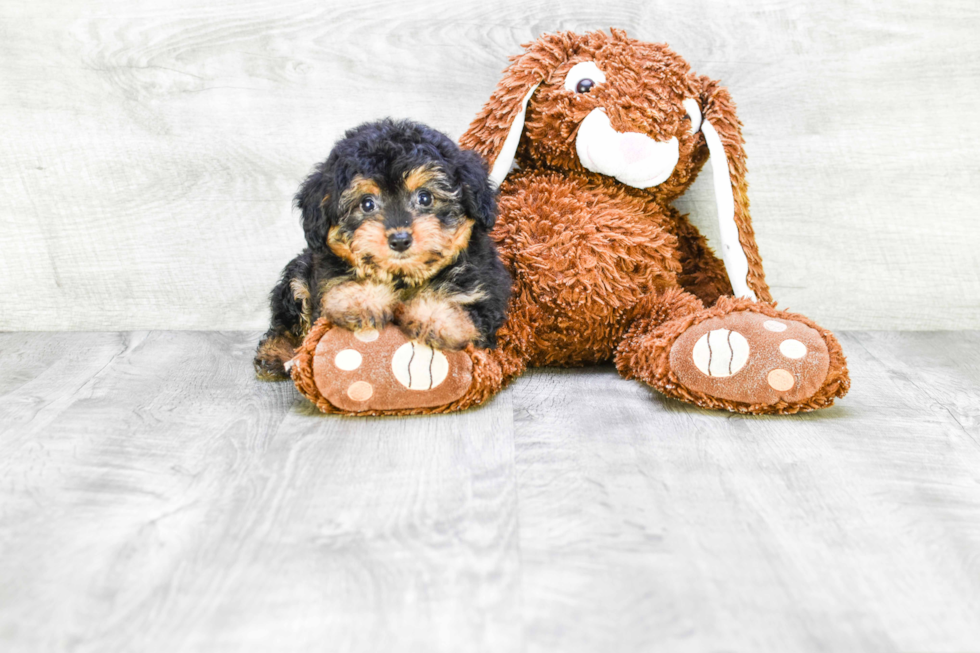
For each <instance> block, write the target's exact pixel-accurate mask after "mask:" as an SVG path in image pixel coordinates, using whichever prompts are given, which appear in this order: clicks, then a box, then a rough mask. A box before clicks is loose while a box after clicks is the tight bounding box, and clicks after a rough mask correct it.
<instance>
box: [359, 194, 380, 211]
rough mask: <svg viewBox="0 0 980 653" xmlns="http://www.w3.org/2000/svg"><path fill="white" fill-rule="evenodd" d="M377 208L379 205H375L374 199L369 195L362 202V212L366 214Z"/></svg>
mask: <svg viewBox="0 0 980 653" xmlns="http://www.w3.org/2000/svg"><path fill="white" fill-rule="evenodd" d="M376 208H377V204H375V203H374V198H373V197H371V196H370V195H368V196H367V197H365V198H364V199H362V200H361V210H362V211H364V212H365V213H371V212H372V211H374V209H376Z"/></svg>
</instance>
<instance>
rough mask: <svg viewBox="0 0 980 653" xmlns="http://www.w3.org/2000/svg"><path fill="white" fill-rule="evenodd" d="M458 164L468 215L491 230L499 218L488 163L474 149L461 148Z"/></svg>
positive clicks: (495, 193) (463, 198)
mask: <svg viewBox="0 0 980 653" xmlns="http://www.w3.org/2000/svg"><path fill="white" fill-rule="evenodd" d="M456 166H457V172H458V174H459V181H460V185H461V187H462V191H463V192H462V200H463V208H464V209H466V215H468V216H470V217H471V218H473V219H474V220H476V223H477V224H478V225H480V226H481V227H483V228H484V229H486V230H488V231H489V230H490V229H491V228H492V227H493V223H494V222H496V220H497V192H496V189H495V188H494V186H493V184H492V183H491V182H490V176H489V175H488V173H487V164H486V163H485V162H484V161H483V157H481V156H480V155H479V154H478V153H476V152H474V151H473V150H460V152H459V157H458V158H457V159H456Z"/></svg>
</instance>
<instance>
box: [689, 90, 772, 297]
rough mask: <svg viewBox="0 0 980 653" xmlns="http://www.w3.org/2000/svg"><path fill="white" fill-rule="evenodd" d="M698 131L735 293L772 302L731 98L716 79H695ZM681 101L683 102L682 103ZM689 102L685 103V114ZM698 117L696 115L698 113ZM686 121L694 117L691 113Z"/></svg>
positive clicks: (740, 131) (724, 253)
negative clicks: (698, 82)
mask: <svg viewBox="0 0 980 653" xmlns="http://www.w3.org/2000/svg"><path fill="white" fill-rule="evenodd" d="M688 102H690V100H689V101H688ZM699 104H700V111H701V112H702V114H703V118H702V119H701V132H702V133H703V134H704V140H705V142H706V143H707V145H708V153H709V155H710V157H711V169H712V173H713V174H712V176H713V181H714V188H715V202H716V204H717V207H718V226H719V229H720V232H721V258H722V261H724V263H725V270H726V271H727V272H728V278H729V280H730V281H731V283H732V289H733V290H734V292H735V296H736V297H748V298H750V299H759V300H762V301H766V302H771V301H772V295H771V294H770V293H769V286H768V285H766V277H765V273H764V272H763V271H762V257H761V256H759V246H758V245H757V244H756V242H755V232H754V231H753V230H752V216H750V215H749V196H748V192H747V191H748V183H747V182H746V181H745V149H744V148H743V145H744V143H745V141H744V140H742V125H741V123H740V122H739V120H738V116H737V115H736V114H735V103H734V102H733V101H732V97H731V95H729V93H728V91H727V90H726V89H725V88H723V87H721V86H720V85H719V83H718V82H716V81H713V80H711V79H708V78H707V77H702V78H701V97H700V100H699ZM685 105H686V106H687V102H686V103H685ZM693 109H694V107H693V106H692V107H689V111H688V113H689V114H691V113H692V110H693ZM699 117H700V116H699ZM691 118H692V120H696V118H697V117H696V116H694V115H691Z"/></svg>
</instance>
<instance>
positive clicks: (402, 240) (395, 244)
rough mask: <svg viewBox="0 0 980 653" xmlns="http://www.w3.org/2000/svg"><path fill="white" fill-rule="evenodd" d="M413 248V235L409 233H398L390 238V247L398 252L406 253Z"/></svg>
mask: <svg viewBox="0 0 980 653" xmlns="http://www.w3.org/2000/svg"><path fill="white" fill-rule="evenodd" d="M411 246H412V234H410V233H408V232H407V231H396V232H395V233H393V234H391V235H390V236H388V247H390V248H392V249H393V250H395V251H396V252H404V251H405V250H406V249H408V248H409V247H411Z"/></svg>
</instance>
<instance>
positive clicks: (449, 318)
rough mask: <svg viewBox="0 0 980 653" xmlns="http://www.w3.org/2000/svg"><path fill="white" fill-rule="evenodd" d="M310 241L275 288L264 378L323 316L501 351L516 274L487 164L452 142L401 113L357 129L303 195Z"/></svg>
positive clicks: (259, 365) (258, 361) (450, 345)
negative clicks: (508, 264)
mask: <svg viewBox="0 0 980 653" xmlns="http://www.w3.org/2000/svg"><path fill="white" fill-rule="evenodd" d="M296 206H297V207H298V208H299V209H300V211H301V212H302V222H303V231H304V232H305V235H306V243H307V247H306V249H304V250H303V251H302V252H301V253H300V254H299V256H297V257H296V258H294V259H293V260H292V261H290V262H289V264H288V265H287V266H286V268H285V269H284V270H283V273H282V277H281V278H280V280H279V283H278V284H276V287H275V288H274V289H273V291H272V296H271V301H272V324H271V326H270V327H269V330H268V332H266V334H265V336H264V337H263V338H262V341H261V342H260V343H259V346H258V350H257V352H256V355H255V361H254V364H255V370H256V374H257V376H259V378H265V379H284V378H287V376H288V375H287V371H286V367H285V365H286V362H287V361H288V360H289V359H290V358H292V356H293V353H294V351H295V349H296V348H297V347H298V346H299V345H300V344H301V343H302V341H303V338H304V337H305V336H306V333H307V332H308V331H309V329H310V326H311V324H312V323H313V322H315V321H316V320H317V319H318V318H319V317H321V316H323V317H326V318H328V319H329V320H330V321H331V322H332V323H333V324H335V325H338V326H343V327H346V328H349V329H353V330H358V329H367V328H381V327H383V326H384V325H385V324H387V323H388V322H390V321H394V322H396V323H397V324H398V325H399V326H400V327H401V328H402V330H403V331H405V332H406V334H407V335H408V336H409V337H411V338H413V339H418V340H422V341H424V342H427V343H428V344H430V345H432V346H434V347H439V348H442V349H460V348H462V347H465V346H466V345H467V344H469V343H470V342H472V343H475V344H476V345H477V346H480V347H494V346H495V345H496V341H495V337H496V332H497V329H498V328H499V327H500V325H501V324H502V323H503V321H504V316H505V308H506V305H507V299H508V297H509V294H510V276H509V275H508V273H507V271H506V270H505V269H504V267H503V265H502V264H501V262H500V259H499V258H498V257H497V252H496V248H495V247H494V244H493V242H492V241H491V240H490V238H489V236H488V235H487V234H488V231H489V230H490V229H491V227H493V224H494V221H495V220H496V217H497V203H496V191H495V189H494V187H493V185H492V183H491V182H490V180H489V177H488V174H487V168H486V164H485V163H484V161H483V159H482V158H481V157H480V155H478V154H477V153H475V152H472V151H469V150H461V149H460V148H459V147H458V146H457V145H456V144H455V143H454V142H453V141H452V140H451V139H450V138H449V137H447V136H446V135H445V134H442V133H441V132H439V131H436V130H434V129H432V128H430V127H427V126H425V125H422V124H419V123H416V122H412V121H394V120H390V119H385V120H381V121H378V122H371V123H365V124H363V125H360V126H358V127H355V128H354V129H351V130H350V131H348V132H347V133H346V134H345V135H344V138H343V139H342V140H340V141H339V142H338V143H337V144H336V145H335V146H334V148H333V150H332V151H331V152H330V155H329V157H327V160H326V161H324V162H323V163H321V164H319V165H317V166H316V168H315V169H314V172H313V173H312V174H311V175H310V176H309V177H308V178H307V179H306V181H305V182H303V184H302V186H301V187H300V190H299V193H298V194H297V195H296Z"/></svg>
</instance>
